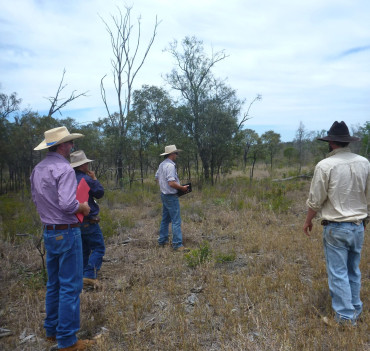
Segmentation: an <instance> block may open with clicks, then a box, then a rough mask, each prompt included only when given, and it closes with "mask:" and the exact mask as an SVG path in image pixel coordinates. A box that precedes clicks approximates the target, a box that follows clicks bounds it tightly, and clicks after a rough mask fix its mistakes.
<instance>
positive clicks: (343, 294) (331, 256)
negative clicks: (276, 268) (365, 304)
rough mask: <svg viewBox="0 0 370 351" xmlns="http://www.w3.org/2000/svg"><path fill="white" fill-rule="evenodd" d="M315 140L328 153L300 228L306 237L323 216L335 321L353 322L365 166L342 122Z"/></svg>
mask: <svg viewBox="0 0 370 351" xmlns="http://www.w3.org/2000/svg"><path fill="white" fill-rule="evenodd" d="M318 140H322V141H326V142H328V144H329V151H330V153H329V154H328V155H327V158H325V159H324V160H322V161H320V162H319V163H318V164H317V165H316V168H315V173H314V176H313V179H312V183H311V188H310V193H309V196H308V200H307V206H308V212H307V217H306V221H305V223H304V226H303V231H304V233H305V234H306V235H309V232H310V231H311V230H312V219H313V218H314V217H315V216H316V214H318V215H319V216H320V218H322V222H321V223H322V225H323V226H324V233H323V237H324V238H323V239H324V240H323V242H324V251H325V258H326V269H327V273H328V283H329V290H330V295H331V297H332V307H333V310H334V311H335V320H336V321H337V322H338V323H347V322H349V323H351V324H353V325H355V324H356V320H357V319H358V317H359V315H360V314H361V312H362V302H361V299H360V289H361V272H360V269H359V264H360V257H361V249H362V245H363V241H364V222H365V220H367V218H368V216H369V208H370V207H369V206H370V172H369V167H370V166H369V161H368V160H367V159H366V158H364V157H362V156H359V155H356V154H354V153H352V152H351V150H350V149H349V147H348V144H349V143H350V142H352V141H358V140H360V139H359V138H356V137H352V136H350V134H349V130H348V127H347V125H346V124H345V123H344V122H343V121H342V122H340V123H338V122H334V124H333V125H332V126H331V128H330V130H329V131H328V135H327V136H326V137H323V138H319V139H318Z"/></svg>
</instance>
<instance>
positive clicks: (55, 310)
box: [44, 227, 82, 348]
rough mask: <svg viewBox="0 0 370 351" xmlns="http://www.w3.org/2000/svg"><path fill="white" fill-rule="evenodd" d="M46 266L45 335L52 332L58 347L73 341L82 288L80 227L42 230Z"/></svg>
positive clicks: (68, 344)
mask: <svg viewBox="0 0 370 351" xmlns="http://www.w3.org/2000/svg"><path fill="white" fill-rule="evenodd" d="M44 242H45V248H46V266H47V270H48V282H47V284H46V299H45V300H46V301H45V306H46V318H45V322H44V328H45V330H46V336H56V338H57V341H58V347H59V348H65V347H68V346H71V345H73V344H75V343H76V342H77V336H76V333H77V331H78V330H79V329H80V293H81V290H82V244H81V231H80V228H78V227H77V228H69V229H64V230H47V229H45V230H44Z"/></svg>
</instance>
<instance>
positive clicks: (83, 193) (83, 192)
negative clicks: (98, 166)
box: [76, 178, 90, 223]
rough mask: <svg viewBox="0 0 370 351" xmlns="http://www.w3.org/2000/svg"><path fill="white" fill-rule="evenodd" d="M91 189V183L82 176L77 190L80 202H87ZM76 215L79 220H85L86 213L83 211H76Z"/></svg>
mask: <svg viewBox="0 0 370 351" xmlns="http://www.w3.org/2000/svg"><path fill="white" fill-rule="evenodd" d="M89 191H90V187H89V185H88V184H87V183H86V180H85V179H84V178H82V179H81V180H80V183H79V184H78V186H77V191H76V199H77V200H78V202H79V203H83V202H86V201H87V200H88V199H89ZM76 216H77V218H78V220H79V222H80V223H82V222H83V220H84V215H83V214H82V213H76Z"/></svg>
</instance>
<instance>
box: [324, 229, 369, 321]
mask: <svg viewBox="0 0 370 351" xmlns="http://www.w3.org/2000/svg"><path fill="white" fill-rule="evenodd" d="M363 242H364V226H363V224H361V225H356V224H354V223H329V224H328V225H327V226H325V227H324V250H325V258H326V269H327V272H328V283H329V290H330V295H331V297H332V307H333V310H334V311H335V319H336V320H337V321H338V322H341V321H347V320H348V321H351V322H352V323H354V322H355V321H356V319H357V318H358V316H359V315H360V314H361V312H362V302H361V299H360V289H361V272H360V268H359V264H360V258H361V249H362V244H363Z"/></svg>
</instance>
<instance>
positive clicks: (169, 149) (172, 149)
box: [160, 145, 182, 156]
mask: <svg viewBox="0 0 370 351" xmlns="http://www.w3.org/2000/svg"><path fill="white" fill-rule="evenodd" d="M180 151H182V150H180V149H176V145H168V146H166V147H165V148H164V153H163V154H160V156H165V155H169V154H173V153H174V152H180Z"/></svg>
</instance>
